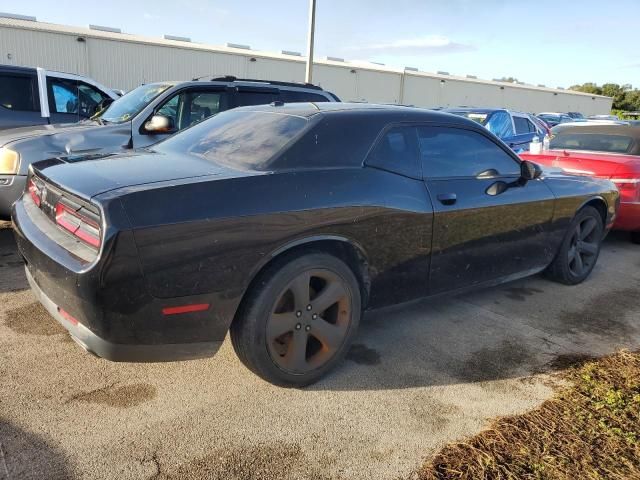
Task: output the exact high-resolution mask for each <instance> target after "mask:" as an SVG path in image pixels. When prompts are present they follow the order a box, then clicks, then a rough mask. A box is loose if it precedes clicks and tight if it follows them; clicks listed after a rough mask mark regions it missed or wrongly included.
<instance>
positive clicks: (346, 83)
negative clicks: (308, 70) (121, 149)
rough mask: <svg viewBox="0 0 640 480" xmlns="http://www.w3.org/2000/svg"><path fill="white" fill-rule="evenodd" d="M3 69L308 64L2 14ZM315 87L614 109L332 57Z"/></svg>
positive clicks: (342, 93)
mask: <svg viewBox="0 0 640 480" xmlns="http://www.w3.org/2000/svg"><path fill="white" fill-rule="evenodd" d="M0 63H3V64H10V65H24V66H39V67H44V68H47V69H51V70H59V71H65V72H71V73H78V74H81V75H86V76H89V77H92V78H94V79H95V80H97V81H99V82H101V83H103V84H105V85H107V86H110V87H112V88H120V89H124V90H129V89H131V88H134V87H136V86H138V85H139V84H141V83H148V82H153V81H161V80H190V79H192V78H194V77H201V76H203V75H207V76H223V75H234V76H236V77H238V78H258V79H269V80H282V81H296V82H301V81H303V80H304V70H305V58H304V57H302V56H301V55H300V54H299V53H297V52H287V51H283V52H281V53H267V52H259V51H255V50H251V49H249V47H246V46H242V45H232V44H228V45H227V46H224V47H222V46H210V45H204V44H200V43H195V42H192V41H190V40H189V39H188V38H182V37H172V36H169V35H166V36H165V38H162V39H160V38H149V37H143V36H138V35H130V34H127V33H121V32H120V31H119V30H118V29H113V28H105V27H99V26H90V28H78V27H68V26H63V25H57V24H52V23H43V22H37V21H35V19H33V18H29V17H21V16H16V15H7V14H0ZM314 83H316V84H319V85H320V86H322V87H323V88H325V89H327V90H330V91H332V92H334V93H335V94H336V95H338V96H339V97H340V98H341V99H342V100H343V101H366V102H375V103H401V104H407V105H415V106H420V107H450V106H470V107H504V108H510V109H513V110H520V111H526V112H532V113H535V112H541V111H560V112H568V111H577V112H582V113H583V114H585V115H596V114H606V113H609V112H610V110H611V104H612V99H611V98H609V97H603V96H599V95H591V94H586V93H580V92H573V91H568V90H562V89H553V88H547V87H545V86H533V85H525V84H513V83H506V82H497V81H488V80H480V79H477V78H474V77H470V76H469V77H457V76H452V75H448V74H444V73H438V74H434V73H426V72H420V71H417V70H415V69H411V68H408V67H407V68H404V69H402V68H392V67H387V66H384V65H378V64H374V63H355V62H353V63H352V62H347V61H344V60H342V59H338V58H331V57H329V58H327V59H326V60H318V61H316V62H315V67H314Z"/></svg>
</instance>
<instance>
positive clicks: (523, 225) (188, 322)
mask: <svg viewBox="0 0 640 480" xmlns="http://www.w3.org/2000/svg"><path fill="white" fill-rule="evenodd" d="M277 108H282V107H263V110H267V111H269V110H270V109H277ZM295 108H296V109H297V110H296V111H298V112H302V111H305V107H304V106H297V107H295ZM306 115H308V116H309V117H313V118H314V121H315V122H316V127H317V128H320V126H323V125H326V124H331V123H332V122H331V120H332V118H337V119H345V118H346V119H350V120H351V129H352V131H353V134H352V135H349V134H348V132H347V133H346V134H345V135H344V136H343V138H340V141H341V142H345V141H348V140H347V138H348V137H349V136H350V137H352V138H357V142H358V145H360V143H362V142H364V145H365V147H366V148H364V149H362V150H361V151H362V152H364V153H365V154H366V151H367V150H368V149H369V147H370V146H371V145H372V144H373V143H374V142H375V140H376V138H377V137H378V134H379V133H380V132H381V131H383V129H384V128H385V127H387V126H388V125H390V124H398V123H403V122H414V123H415V122H427V123H430V124H438V125H453V126H461V127H463V128H468V129H472V130H474V131H476V132H478V133H480V134H482V135H484V136H486V137H488V138H491V139H492V141H494V142H496V143H497V144H499V145H501V148H503V149H504V150H505V151H507V152H509V154H510V155H512V157H513V158H514V160H516V161H519V160H518V158H517V157H516V156H515V154H513V153H512V152H511V150H510V149H508V147H506V146H505V145H504V144H502V143H501V142H500V141H499V140H497V139H496V138H495V137H493V136H492V135H491V134H490V133H488V132H487V131H486V130H485V129H484V128H482V127H481V126H478V125H476V124H475V123H474V122H472V121H470V120H466V119H462V118H459V117H454V116H452V115H447V114H441V113H435V112H428V111H421V110H418V109H409V108H391V107H385V108H376V107H365V106H361V105H360V106H357V105H356V106H347V105H344V106H342V107H337V106H333V107H332V106H329V105H327V106H324V107H322V108H318V107H315V108H311V107H307V108H306ZM309 131H310V132H313V130H309ZM308 136H309V134H307V135H305V136H304V137H303V138H301V139H299V140H298V141H297V142H295V143H294V145H293V146H292V147H290V148H289V149H288V150H287V151H285V152H284V153H282V154H281V155H280V156H279V157H278V158H277V159H275V161H274V162H272V163H271V165H270V166H269V167H268V168H266V169H265V170H264V171H239V170H234V169H231V168H226V167H223V166H219V165H218V166H216V165H214V164H212V163H210V162H207V161H204V160H202V159H201V158H196V157H192V156H189V155H185V156H184V157H183V158H179V157H177V156H175V157H174V156H170V155H166V154H163V153H147V154H139V155H140V157H141V158H138V159H135V160H134V161H130V159H126V158H123V157H122V156H114V157H111V158H107V159H104V160H95V161H91V162H80V163H78V164H76V165H69V164H60V162H57V161H50V162H45V163H44V164H38V165H36V166H35V168H34V170H35V173H36V174H37V175H39V176H40V177H41V178H43V179H44V180H46V181H47V182H49V183H50V184H51V185H52V186H54V188H55V187H56V186H57V187H60V188H62V189H63V190H64V191H68V192H71V193H72V194H74V195H76V196H78V197H80V198H84V199H85V200H86V201H91V202H92V203H93V204H95V205H96V206H98V208H99V209H100V210H101V212H102V218H103V228H104V229H105V231H104V241H103V245H102V247H101V250H100V252H99V253H98V254H97V255H96V256H95V259H93V260H92V261H91V262H87V261H82V260H80V259H79V257H78V255H74V253H73V252H69V251H66V250H64V249H62V248H61V247H59V245H58V244H57V243H56V242H55V241H53V240H52V239H51V238H49V237H47V236H46V235H44V234H43V233H42V222H45V221H48V219H46V218H40V216H39V215H40V214H39V211H38V210H37V209H36V211H35V212H31V213H29V212H28V210H29V208H31V207H30V206H29V205H30V204H31V205H33V203H32V201H31V200H30V198H29V197H28V195H25V196H24V197H23V199H22V200H21V201H19V202H16V204H15V205H14V212H13V221H14V227H15V232H16V238H17V242H18V246H19V248H20V251H21V252H22V254H23V256H24V258H25V260H26V263H27V269H28V271H29V273H30V275H31V276H32V277H33V278H34V280H35V284H36V285H37V287H36V288H38V289H40V290H41V291H42V292H44V293H45V294H46V296H47V297H48V298H49V299H50V300H51V301H52V302H53V303H54V304H55V305H60V306H61V307H62V308H64V309H65V310H67V311H68V312H71V314H72V315H73V316H75V317H76V318H77V319H78V320H79V321H80V322H81V323H82V324H84V325H85V326H86V327H88V328H89V329H90V330H91V331H92V332H93V333H94V334H95V335H97V336H98V337H100V338H102V339H104V340H106V341H108V342H111V343H112V344H114V345H121V346H128V347H131V346H134V345H143V346H150V345H156V346H160V345H165V346H167V347H169V348H168V349H167V350H166V351H164V353H162V354H159V355H157V356H152V357H149V359H153V360H159V359H160V360H164V359H177V358H194V357H198V356H202V355H210V354H212V353H214V352H215V350H216V348H217V346H218V345H219V344H220V342H222V340H223V339H224V337H225V335H226V333H227V331H228V329H229V325H230V324H231V322H232V320H233V318H234V315H235V313H236V311H237V309H238V308H239V305H240V303H241V301H242V298H243V297H244V295H245V294H246V292H247V291H248V290H249V289H250V288H251V285H252V283H253V282H255V281H259V278H260V272H261V271H263V269H264V267H265V266H266V265H268V264H269V263H270V262H271V261H272V260H273V259H274V258H277V257H278V256H279V255H283V254H286V253H287V252H290V251H291V250H292V249H296V248H309V247H313V248H323V249H331V250H332V251H342V252H343V253H345V255H346V256H347V257H348V258H351V259H353V260H354V262H353V264H354V265H357V267H356V270H357V271H356V273H357V275H358V276H359V278H360V280H361V283H362V288H363V294H364V297H365V298H366V299H368V301H367V306H368V307H369V308H376V307H380V306H384V305H389V304H393V303H400V302H405V301H409V300H412V299H415V298H419V297H425V296H429V295H432V294H439V293H443V292H451V291H462V290H464V289H466V288H471V287H479V286H483V285H490V284H495V283H499V282H502V281H505V280H509V279H513V278H517V277H519V276H525V275H528V274H531V273H535V272H538V271H540V270H542V269H544V268H545V267H546V266H547V265H548V264H549V263H550V262H551V261H552V259H553V257H554V255H555V253H556V251H557V250H558V247H559V245H560V243H561V241H562V239H563V237H564V234H565V231H566V229H567V227H568V224H569V222H570V221H571V219H572V218H573V216H574V215H575V213H576V212H577V211H578V210H579V209H580V208H581V206H583V205H585V204H586V203H588V202H595V203H596V204H598V205H599V206H600V207H601V208H603V211H604V216H605V217H606V221H607V222H606V223H609V221H610V220H611V217H612V216H613V215H614V212H615V204H616V201H617V191H616V189H615V187H614V186H613V185H612V184H610V183H609V182H606V181H601V180H593V179H589V178H585V177H574V176H569V175H563V174H553V173H549V174H545V176H544V177H543V178H540V179H535V180H531V181H527V182H522V181H519V180H518V179H514V178H494V179H483V180H477V179H473V180H457V181H445V180H441V181H437V182H435V181H430V180H427V181H426V182H425V181H423V180H421V179H416V178H410V177H407V176H403V175H398V174H395V173H392V172H388V171H385V170H381V169H378V168H372V167H370V166H367V165H366V162H364V163H363V161H364V155H363V156H362V157H360V158H356V156H352V157H353V158H351V157H350V158H349V160H345V161H344V164H343V166H342V167H339V166H336V165H337V164H339V163H340V162H339V160H336V159H331V160H332V162H334V164H331V166H329V167H323V166H322V165H321V164H320V163H317V164H316V163H314V161H313V160H312V161H311V162H310V163H307V159H306V158H305V157H303V156H300V151H299V150H295V149H296V146H297V145H302V144H305V141H307V140H308V138H306V137H308ZM312 137H314V138H315V142H316V144H318V142H319V140H318V139H319V138H320V143H321V144H323V143H322V142H331V137H324V138H323V137H317V136H314V135H312ZM327 148H329V150H331V146H327ZM346 150H348V148H347V149H346ZM291 151H297V152H299V153H298V154H297V155H296V156H295V158H294V157H292V155H290V153H288V152H291ZM356 151H357V149H356ZM136 155H138V154H136ZM309 158H314V157H313V155H309ZM320 160H321V157H320V156H317V157H316V161H317V162H320ZM296 162H297V165H296ZM176 164H179V165H181V169H177V168H176ZM179 170H182V173H183V175H182V176H180V175H181V172H180V171H179ZM145 172H146V173H145ZM499 181H505V182H506V181H508V182H509V184H510V185H511V186H510V188H508V189H507V190H506V191H505V192H504V193H502V194H500V195H497V196H490V195H488V194H487V193H485V192H486V188H487V186H489V184H491V183H495V182H499ZM440 191H455V192H456V193H457V198H458V201H457V203H456V204H455V205H454V206H451V207H447V206H445V205H442V204H441V203H440V202H439V201H438V200H437V196H438V193H439V192H440ZM31 209H32V210H33V208H31ZM42 217H44V215H42ZM191 303H209V304H210V305H211V309H210V310H209V311H206V312H197V313H190V314H185V315H174V316H163V315H161V313H160V312H161V309H162V308H163V307H166V306H172V305H183V304H191ZM68 328H69V327H68ZM203 343H204V344H207V343H208V344H209V345H210V348H206V349H204V350H203V349H201V348H200V347H201V346H202V344H203ZM178 345H180V347H178ZM189 345H193V346H194V348H193V349H190V348H189ZM196 345H197V346H198V348H195V346H196ZM108 358H111V359H112V360H130V359H131V357H130V356H127V355H126V354H123V355H121V354H119V353H115V354H114V355H113V356H111V357H108ZM139 359H140V358H138V357H136V360H139Z"/></svg>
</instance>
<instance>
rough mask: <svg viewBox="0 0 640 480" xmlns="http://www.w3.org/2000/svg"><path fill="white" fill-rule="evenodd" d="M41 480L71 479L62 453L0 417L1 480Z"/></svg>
mask: <svg viewBox="0 0 640 480" xmlns="http://www.w3.org/2000/svg"><path fill="white" fill-rule="evenodd" d="M43 474H46V477H43ZM42 478H47V479H50V480H67V479H69V478H74V474H73V469H72V467H71V466H70V464H69V462H68V461H67V459H66V458H65V455H64V453H63V452H62V451H60V450H59V449H58V448H57V447H55V446H53V444H52V442H51V441H48V440H45V439H44V438H43V437H41V436H40V435H36V434H34V433H29V432H26V431H24V430H23V429H21V428H19V427H18V426H16V425H14V424H13V423H11V422H9V421H7V420H4V419H2V418H1V417H0V480H13V479H20V480H36V479H38V480H39V479H42Z"/></svg>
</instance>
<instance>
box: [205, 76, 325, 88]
mask: <svg viewBox="0 0 640 480" xmlns="http://www.w3.org/2000/svg"><path fill="white" fill-rule="evenodd" d="M200 78H203V77H200ZM211 81H212V82H254V83H265V84H267V85H281V86H284V87H304V88H310V89H312V90H323V88H322V87H319V86H318V85H314V84H312V83H298V82H280V81H277V80H258V79H255V78H236V77H234V76H233V75H225V76H224V77H215V78H212V79H211Z"/></svg>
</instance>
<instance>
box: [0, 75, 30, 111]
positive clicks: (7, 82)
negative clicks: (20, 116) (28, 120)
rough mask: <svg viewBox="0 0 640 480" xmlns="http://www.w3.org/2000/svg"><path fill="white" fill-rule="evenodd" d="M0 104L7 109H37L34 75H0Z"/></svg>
mask: <svg viewBox="0 0 640 480" xmlns="http://www.w3.org/2000/svg"><path fill="white" fill-rule="evenodd" d="M0 105H2V106H3V107H4V108H8V109H9V110H20V111H29V112H34V111H37V110H38V106H37V102H36V95H35V77H28V76H22V75H15V76H14V75H0Z"/></svg>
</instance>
